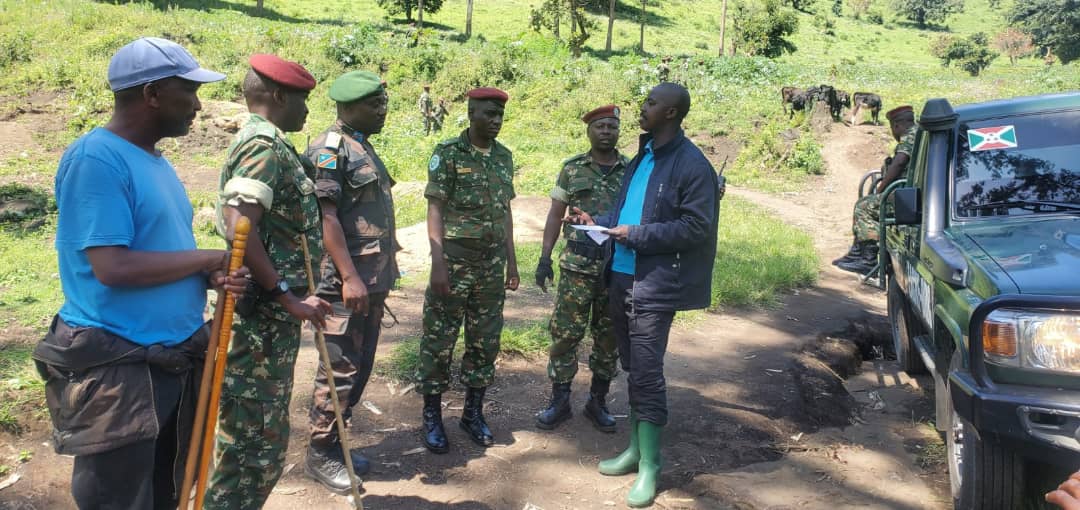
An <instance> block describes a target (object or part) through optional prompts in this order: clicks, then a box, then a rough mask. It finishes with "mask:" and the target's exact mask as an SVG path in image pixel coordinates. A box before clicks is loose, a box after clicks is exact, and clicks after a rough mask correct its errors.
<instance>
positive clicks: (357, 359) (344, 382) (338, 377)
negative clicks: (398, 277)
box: [310, 292, 387, 447]
mask: <svg viewBox="0 0 1080 510" xmlns="http://www.w3.org/2000/svg"><path fill="white" fill-rule="evenodd" d="M386 295H387V293H386V292H378V293H374V294H370V295H369V296H368V314H367V316H366V317H365V316H364V315H363V314H360V313H353V314H352V315H351V316H350V317H349V322H348V325H347V326H346V328H345V334H344V335H326V350H327V351H329V354H330V364H331V366H332V367H333V368H334V387H335V388H336V389H337V394H338V401H339V402H340V403H341V404H342V407H343V409H342V410H341V415H342V418H343V419H344V420H345V422H346V423H348V420H349V418H351V417H352V408H353V406H355V405H356V404H357V403H358V402H360V397H361V396H362V395H363V394H364V387H365V386H367V382H368V379H369V378H370V377H371V370H372V368H373V367H374V366H375V348H376V347H378V345H379V332H380V330H381V328H382V319H383V313H384V309H383V303H384V302H385V301H386ZM310 418H311V443H312V444H314V445H317V446H325V447H330V446H333V445H335V444H337V442H338V434H337V428H336V426H335V425H334V404H333V401H332V400H330V386H329V385H328V384H327V380H326V370H325V368H324V367H323V365H322V363H321V362H320V363H319V369H318V371H317V372H316V373H315V393H314V396H313V398H312V404H311V412H310Z"/></svg>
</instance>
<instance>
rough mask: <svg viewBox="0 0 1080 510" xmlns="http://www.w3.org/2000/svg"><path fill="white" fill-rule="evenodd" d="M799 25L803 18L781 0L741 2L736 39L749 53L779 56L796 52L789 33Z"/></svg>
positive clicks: (735, 21) (734, 20)
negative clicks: (789, 39) (783, 4)
mask: <svg viewBox="0 0 1080 510" xmlns="http://www.w3.org/2000/svg"><path fill="white" fill-rule="evenodd" d="M798 28H799V18H798V17H797V16H796V15H795V13H794V12H793V11H791V10H790V9H788V8H786V7H784V6H782V5H780V1H779V0H764V1H763V2H758V1H754V2H752V3H748V2H745V1H743V2H737V3H735V9H734V12H733V15H732V27H731V31H732V39H734V41H733V42H734V43H735V45H736V46H737V47H740V48H742V50H743V52H744V53H746V54H747V55H763V56H766V57H778V56H780V55H782V54H784V53H794V52H795V50H796V47H795V45H794V44H792V43H791V41H788V40H787V37H788V36H790V35H791V34H794V33H795V31H796V30H797V29H798Z"/></svg>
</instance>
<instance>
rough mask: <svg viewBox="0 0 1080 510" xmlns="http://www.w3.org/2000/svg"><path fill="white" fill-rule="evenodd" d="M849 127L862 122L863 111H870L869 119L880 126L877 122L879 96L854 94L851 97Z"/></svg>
mask: <svg viewBox="0 0 1080 510" xmlns="http://www.w3.org/2000/svg"><path fill="white" fill-rule="evenodd" d="M851 104H852V107H853V109H852V111H851V125H852V126H854V125H855V123H856V122H858V121H861V120H862V112H863V110H865V109H869V110H870V117H871V118H872V119H874V124H875V125H880V124H881V122H880V121H879V120H878V114H880V113H881V106H882V103H881V96H879V95H877V94H874V93H871V92H856V93H855V94H854V95H852V96H851Z"/></svg>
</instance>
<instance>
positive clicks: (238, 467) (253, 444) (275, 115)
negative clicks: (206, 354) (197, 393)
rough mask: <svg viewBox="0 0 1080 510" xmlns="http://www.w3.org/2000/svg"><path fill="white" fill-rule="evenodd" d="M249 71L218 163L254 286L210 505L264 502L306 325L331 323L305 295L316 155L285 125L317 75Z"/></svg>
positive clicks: (221, 214) (241, 316)
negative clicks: (243, 115)
mask: <svg viewBox="0 0 1080 510" xmlns="http://www.w3.org/2000/svg"><path fill="white" fill-rule="evenodd" d="M249 63H250V64H251V70H250V71H248V74H247V77H246V78H245V79H244V85H243V87H244V99H245V100H246V101H247V106H248V110H249V111H250V112H251V118H250V120H249V121H248V123H247V124H246V125H245V126H244V127H243V128H241V130H240V132H239V133H237V134H236V138H235V139H234V140H233V143H232V145H230V146H229V151H228V159H227V160H226V162H225V166H224V168H222V171H221V181H220V198H219V202H218V208H217V209H218V216H217V219H218V231H219V232H220V233H221V234H222V235H223V236H224V237H225V238H226V239H227V240H229V241H230V242H231V241H232V238H233V233H234V230H233V227H234V225H235V222H236V220H237V219H238V218H239V217H240V216H246V217H248V218H249V219H250V220H251V233H250V239H252V240H257V242H249V243H248V244H247V252H246V254H245V257H244V262H245V264H246V265H247V266H248V267H249V268H250V269H251V280H252V283H253V284H254V285H253V286H254V290H249V292H248V293H246V295H245V296H246V298H247V299H251V301H250V302H248V303H245V304H244V306H241V305H238V306H237V308H238V309H245V310H248V311H247V312H245V313H238V316H237V317H236V319H235V322H234V323H233V337H232V344H231V345H230V348H229V355H228V361H227V363H226V367H225V380H224V384H223V387H222V390H221V406H220V408H219V412H218V416H219V419H218V429H217V430H218V432H217V444H216V447H215V448H214V452H215V463H214V464H215V469H214V473H213V475H212V476H211V478H210V483H209V487H208V489H207V498H206V501H205V505H204V508H207V509H223V510H224V509H229V510H238V509H249V508H250V509H256V508H262V505H263V503H264V502H265V501H266V498H267V497H269V496H270V491H271V490H272V489H273V488H274V484H276V483H277V480H278V478H279V477H280V476H281V472H282V468H283V467H284V466H285V450H286V447H287V446H288V442H289V397H290V396H291V395H292V387H293V367H294V365H295V364H296V353H297V351H298V350H299V349H300V327H301V324H302V323H303V321H311V322H312V323H313V324H315V325H316V327H318V328H320V329H323V328H325V326H326V320H325V316H326V314H327V313H329V312H330V310H331V307H330V304H329V303H327V302H326V301H324V300H322V299H320V298H319V297H317V296H314V295H307V288H308V285H307V281H308V276H307V273H306V268H305V263H304V254H303V249H302V248H301V242H304V241H306V242H307V245H308V250H309V251H310V253H311V256H312V257H313V260H319V259H320V258H321V256H322V224H321V222H320V219H319V203H318V199H317V196H316V194H315V183H314V182H313V181H312V179H313V178H314V176H315V172H314V171H315V168H314V165H312V164H311V162H310V160H308V159H307V158H305V157H302V156H301V155H299V154H298V153H297V151H296V148H295V147H293V145H292V143H291V142H289V139H288V138H286V136H285V133H286V132H289V131H299V130H300V129H301V128H303V126H304V120H305V119H306V117H307V113H308V110H307V105H306V101H307V97H308V93H309V92H310V91H311V89H313V88H315V79H314V78H312V76H311V74H310V73H308V72H307V70H306V69H304V67H303V66H301V65H300V64H297V63H296V62H289V61H286V60H283V59H281V58H280V57H277V56H274V55H253V56H252V57H251V59H250V60H249Z"/></svg>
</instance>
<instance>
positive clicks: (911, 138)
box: [896, 126, 918, 157]
mask: <svg viewBox="0 0 1080 510" xmlns="http://www.w3.org/2000/svg"><path fill="white" fill-rule="evenodd" d="M917 130H918V129H917V128H916V126H911V128H909V129H908V130H907V132H906V133H904V136H901V137H900V142H899V143H897V144H896V154H907V155H908V157H911V151H912V150H913V149H914V147H915V132H916V131H917Z"/></svg>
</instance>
